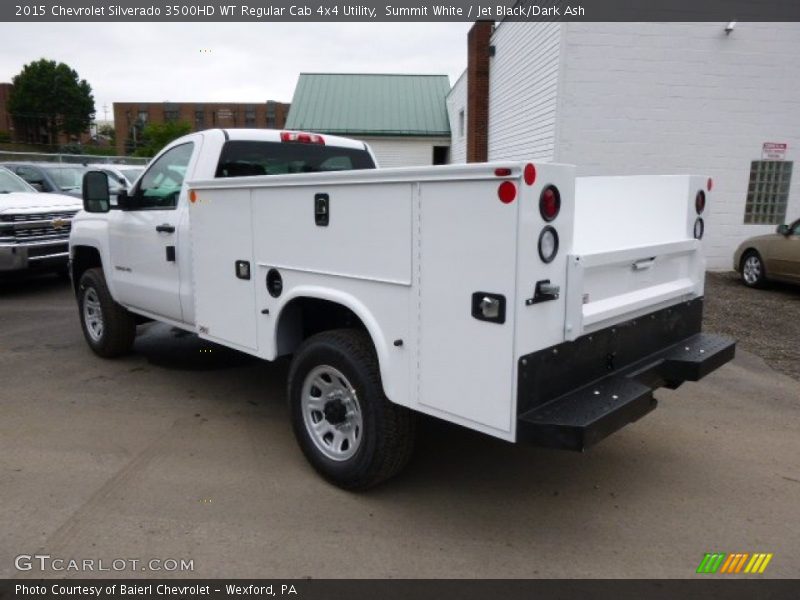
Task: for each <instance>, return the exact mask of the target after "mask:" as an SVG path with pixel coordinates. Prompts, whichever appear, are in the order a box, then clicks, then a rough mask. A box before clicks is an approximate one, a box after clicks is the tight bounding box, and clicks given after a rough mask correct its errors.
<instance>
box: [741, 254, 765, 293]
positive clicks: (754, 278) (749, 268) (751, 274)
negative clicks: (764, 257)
mask: <svg viewBox="0 0 800 600" xmlns="http://www.w3.org/2000/svg"><path fill="white" fill-rule="evenodd" d="M742 277H744V280H745V281H746V282H747V283H748V284H750V285H753V284H755V283H758V280H759V279H760V278H761V259H759V258H758V257H757V256H756V255H755V254H753V255H750V256H748V257H747V260H745V261H744V266H743V267H742Z"/></svg>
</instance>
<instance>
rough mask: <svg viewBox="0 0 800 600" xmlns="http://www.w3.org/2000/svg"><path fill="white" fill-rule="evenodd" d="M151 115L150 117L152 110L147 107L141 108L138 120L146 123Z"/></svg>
mask: <svg viewBox="0 0 800 600" xmlns="http://www.w3.org/2000/svg"><path fill="white" fill-rule="evenodd" d="M149 117H150V111H149V110H147V109H146V108H143V109H140V110H139V117H138V118H137V121H139V123H142V124H145V123H147V119H148V118H149Z"/></svg>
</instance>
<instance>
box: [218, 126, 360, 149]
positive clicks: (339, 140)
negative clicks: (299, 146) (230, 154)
mask: <svg viewBox="0 0 800 600" xmlns="http://www.w3.org/2000/svg"><path fill="white" fill-rule="evenodd" d="M284 131H292V132H293V133H312V134H316V132H314V131H302V132H300V131H295V130H287V129H223V130H222V132H223V133H224V134H225V135H226V136H227V138H228V139H230V140H236V141H250V142H280V141H281V133H282V132H284ZM317 135H321V136H322V138H323V139H324V140H325V145H326V146H337V147H340V148H353V149H356V150H366V144H365V143H364V142H361V141H358V140H353V139H350V138H345V137H340V136H338V135H327V134H324V133H319V134H317Z"/></svg>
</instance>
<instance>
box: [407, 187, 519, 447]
mask: <svg viewBox="0 0 800 600" xmlns="http://www.w3.org/2000/svg"><path fill="white" fill-rule="evenodd" d="M498 183H499V182H498V181H496V180H488V181H480V182H474V181H445V182H425V183H423V184H422V185H421V186H420V198H419V200H418V204H417V210H418V219H419V230H418V234H417V235H418V239H417V241H418V246H417V248H416V249H415V253H416V255H417V257H418V264H419V273H418V278H419V279H418V297H417V298H416V299H414V304H415V306H413V307H412V310H416V311H418V315H419V317H418V318H419V325H418V328H417V331H418V336H419V338H418V351H419V354H418V357H417V364H418V368H419V373H418V378H419V379H418V384H419V393H420V402H421V403H422V404H424V405H426V406H428V407H431V408H434V409H437V410H439V411H443V412H446V413H447V414H448V418H449V419H450V420H453V421H455V422H459V423H462V424H464V425H466V426H469V427H471V428H473V429H477V430H479V431H484V432H486V433H490V434H492V435H495V436H498V437H502V438H506V439H508V438H509V436H510V434H509V432H510V431H511V430H512V414H511V412H512V410H513V408H512V407H513V405H514V403H513V401H512V397H513V389H512V388H513V382H514V355H513V352H514V322H515V304H516V296H515V293H516V289H515V269H516V246H517V231H516V223H517V220H516V219H517V210H518V202H512V203H510V204H503V203H502V202H500V201H499V200H498V198H497V187H498ZM476 292H482V293H485V294H491V295H496V296H502V297H503V299H504V301H505V319H504V322H502V323H500V322H491V321H486V320H479V319H477V318H475V317H474V316H473V304H472V302H473V294H475V293H476Z"/></svg>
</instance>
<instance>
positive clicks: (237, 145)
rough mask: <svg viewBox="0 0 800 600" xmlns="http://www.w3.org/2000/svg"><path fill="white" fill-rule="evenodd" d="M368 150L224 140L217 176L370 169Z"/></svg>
mask: <svg viewBox="0 0 800 600" xmlns="http://www.w3.org/2000/svg"><path fill="white" fill-rule="evenodd" d="M374 168H375V163H374V162H373V160H372V157H371V156H370V155H369V152H367V151H366V150H357V149H355V148H340V147H338V146H323V145H317V144H299V143H291V142H252V141H230V142H225V146H224V147H223V149H222V155H221V156H220V158H219V165H218V166H217V177H243V176H248V175H283V174H286V173H318V172H320V171H350V170H353V169H374Z"/></svg>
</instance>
